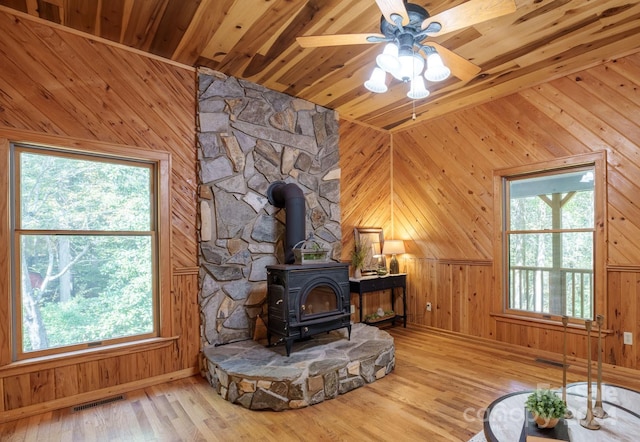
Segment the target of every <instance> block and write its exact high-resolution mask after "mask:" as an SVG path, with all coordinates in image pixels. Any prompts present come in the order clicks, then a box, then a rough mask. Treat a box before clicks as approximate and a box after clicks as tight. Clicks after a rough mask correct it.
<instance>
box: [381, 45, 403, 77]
mask: <svg viewBox="0 0 640 442" xmlns="http://www.w3.org/2000/svg"><path fill="white" fill-rule="evenodd" d="M376 64H377V65H378V66H379V67H380V68H381V69H383V70H385V71H387V72H394V71H397V70H398V69H400V61H398V46H396V45H395V44H394V43H387V45H386V46H385V47H384V51H382V54H380V55H378V56H377V57H376Z"/></svg>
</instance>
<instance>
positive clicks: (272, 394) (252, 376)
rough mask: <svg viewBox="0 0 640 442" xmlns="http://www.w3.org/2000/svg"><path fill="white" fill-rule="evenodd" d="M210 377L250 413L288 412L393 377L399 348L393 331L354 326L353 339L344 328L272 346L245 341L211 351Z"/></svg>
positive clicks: (219, 389) (208, 359)
mask: <svg viewBox="0 0 640 442" xmlns="http://www.w3.org/2000/svg"><path fill="white" fill-rule="evenodd" d="M204 355H205V358H206V364H207V367H206V377H207V379H208V380H209V383H211V385H212V386H213V387H214V388H215V389H216V391H217V392H218V394H220V396H222V397H223V398H224V399H226V400H227V401H229V402H232V403H235V404H239V405H242V406H244V407H245V408H248V409H250V410H276V411H281V410H288V409H297V408H302V407H306V406H309V405H314V404H318V403H320V402H323V401H325V400H327V399H333V398H335V397H337V396H338V395H340V394H344V393H347V392H349V391H351V390H354V389H356V388H358V387H362V386H363V385H365V384H368V383H371V382H374V381H376V380H378V379H381V378H383V377H384V376H386V375H387V374H388V373H390V372H391V371H392V370H393V368H394V367H395V347H394V343H393V338H392V337H391V335H389V333H387V332H385V331H384V330H380V329H378V328H377V327H373V326H369V325H365V324H360V323H358V324H353V325H352V328H351V339H350V340H347V330H346V328H345V329H339V330H334V331H331V332H328V333H321V334H319V335H315V336H313V337H311V338H310V339H308V340H306V341H299V342H294V344H293V348H292V351H291V356H289V357H287V356H286V350H285V346H284V344H278V345H276V346H271V347H267V346H265V345H264V344H261V343H259V342H256V341H242V342H237V343H231V344H226V345H222V346H219V347H213V346H211V347H207V348H205V350H204Z"/></svg>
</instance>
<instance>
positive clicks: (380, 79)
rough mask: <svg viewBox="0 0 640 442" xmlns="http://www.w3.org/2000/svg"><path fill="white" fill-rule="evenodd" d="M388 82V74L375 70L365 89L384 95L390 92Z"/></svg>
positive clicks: (365, 83)
mask: <svg viewBox="0 0 640 442" xmlns="http://www.w3.org/2000/svg"><path fill="white" fill-rule="evenodd" d="M386 80H387V74H386V73H385V72H384V71H383V70H382V69H380V68H374V69H373V72H372V73H371V77H370V78H369V79H368V80H367V81H365V82H364V87H366V88H367V89H369V90H370V91H371V92H375V93H377V94H382V93H384V92H387V90H388V88H387V84H386Z"/></svg>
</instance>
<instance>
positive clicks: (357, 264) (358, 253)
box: [351, 244, 366, 278]
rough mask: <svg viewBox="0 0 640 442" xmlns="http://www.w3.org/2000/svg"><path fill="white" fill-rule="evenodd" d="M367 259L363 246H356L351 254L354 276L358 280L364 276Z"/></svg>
mask: <svg viewBox="0 0 640 442" xmlns="http://www.w3.org/2000/svg"><path fill="white" fill-rule="evenodd" d="M365 257H366V253H365V250H364V247H363V246H362V244H356V245H355V246H354V248H353V251H352V252H351V265H352V266H353V270H354V276H355V277H356V278H360V276H362V273H361V271H362V265H363V264H364V259H365Z"/></svg>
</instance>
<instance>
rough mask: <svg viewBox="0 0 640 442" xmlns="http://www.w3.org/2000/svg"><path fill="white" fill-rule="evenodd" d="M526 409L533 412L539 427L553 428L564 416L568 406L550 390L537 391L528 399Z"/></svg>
mask: <svg viewBox="0 0 640 442" xmlns="http://www.w3.org/2000/svg"><path fill="white" fill-rule="evenodd" d="M525 407H527V410H529V411H530V412H531V414H532V415H533V418H534V419H535V421H536V423H537V424H538V427H540V428H553V427H555V426H556V424H557V423H558V421H559V420H560V418H562V417H563V416H564V413H565V412H566V410H567V405H566V404H565V403H564V401H563V400H562V398H560V397H559V396H557V395H556V394H555V393H554V392H553V391H551V390H549V389H538V390H535V391H534V392H533V393H531V394H530V395H529V396H528V397H527V401H526V402H525Z"/></svg>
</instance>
